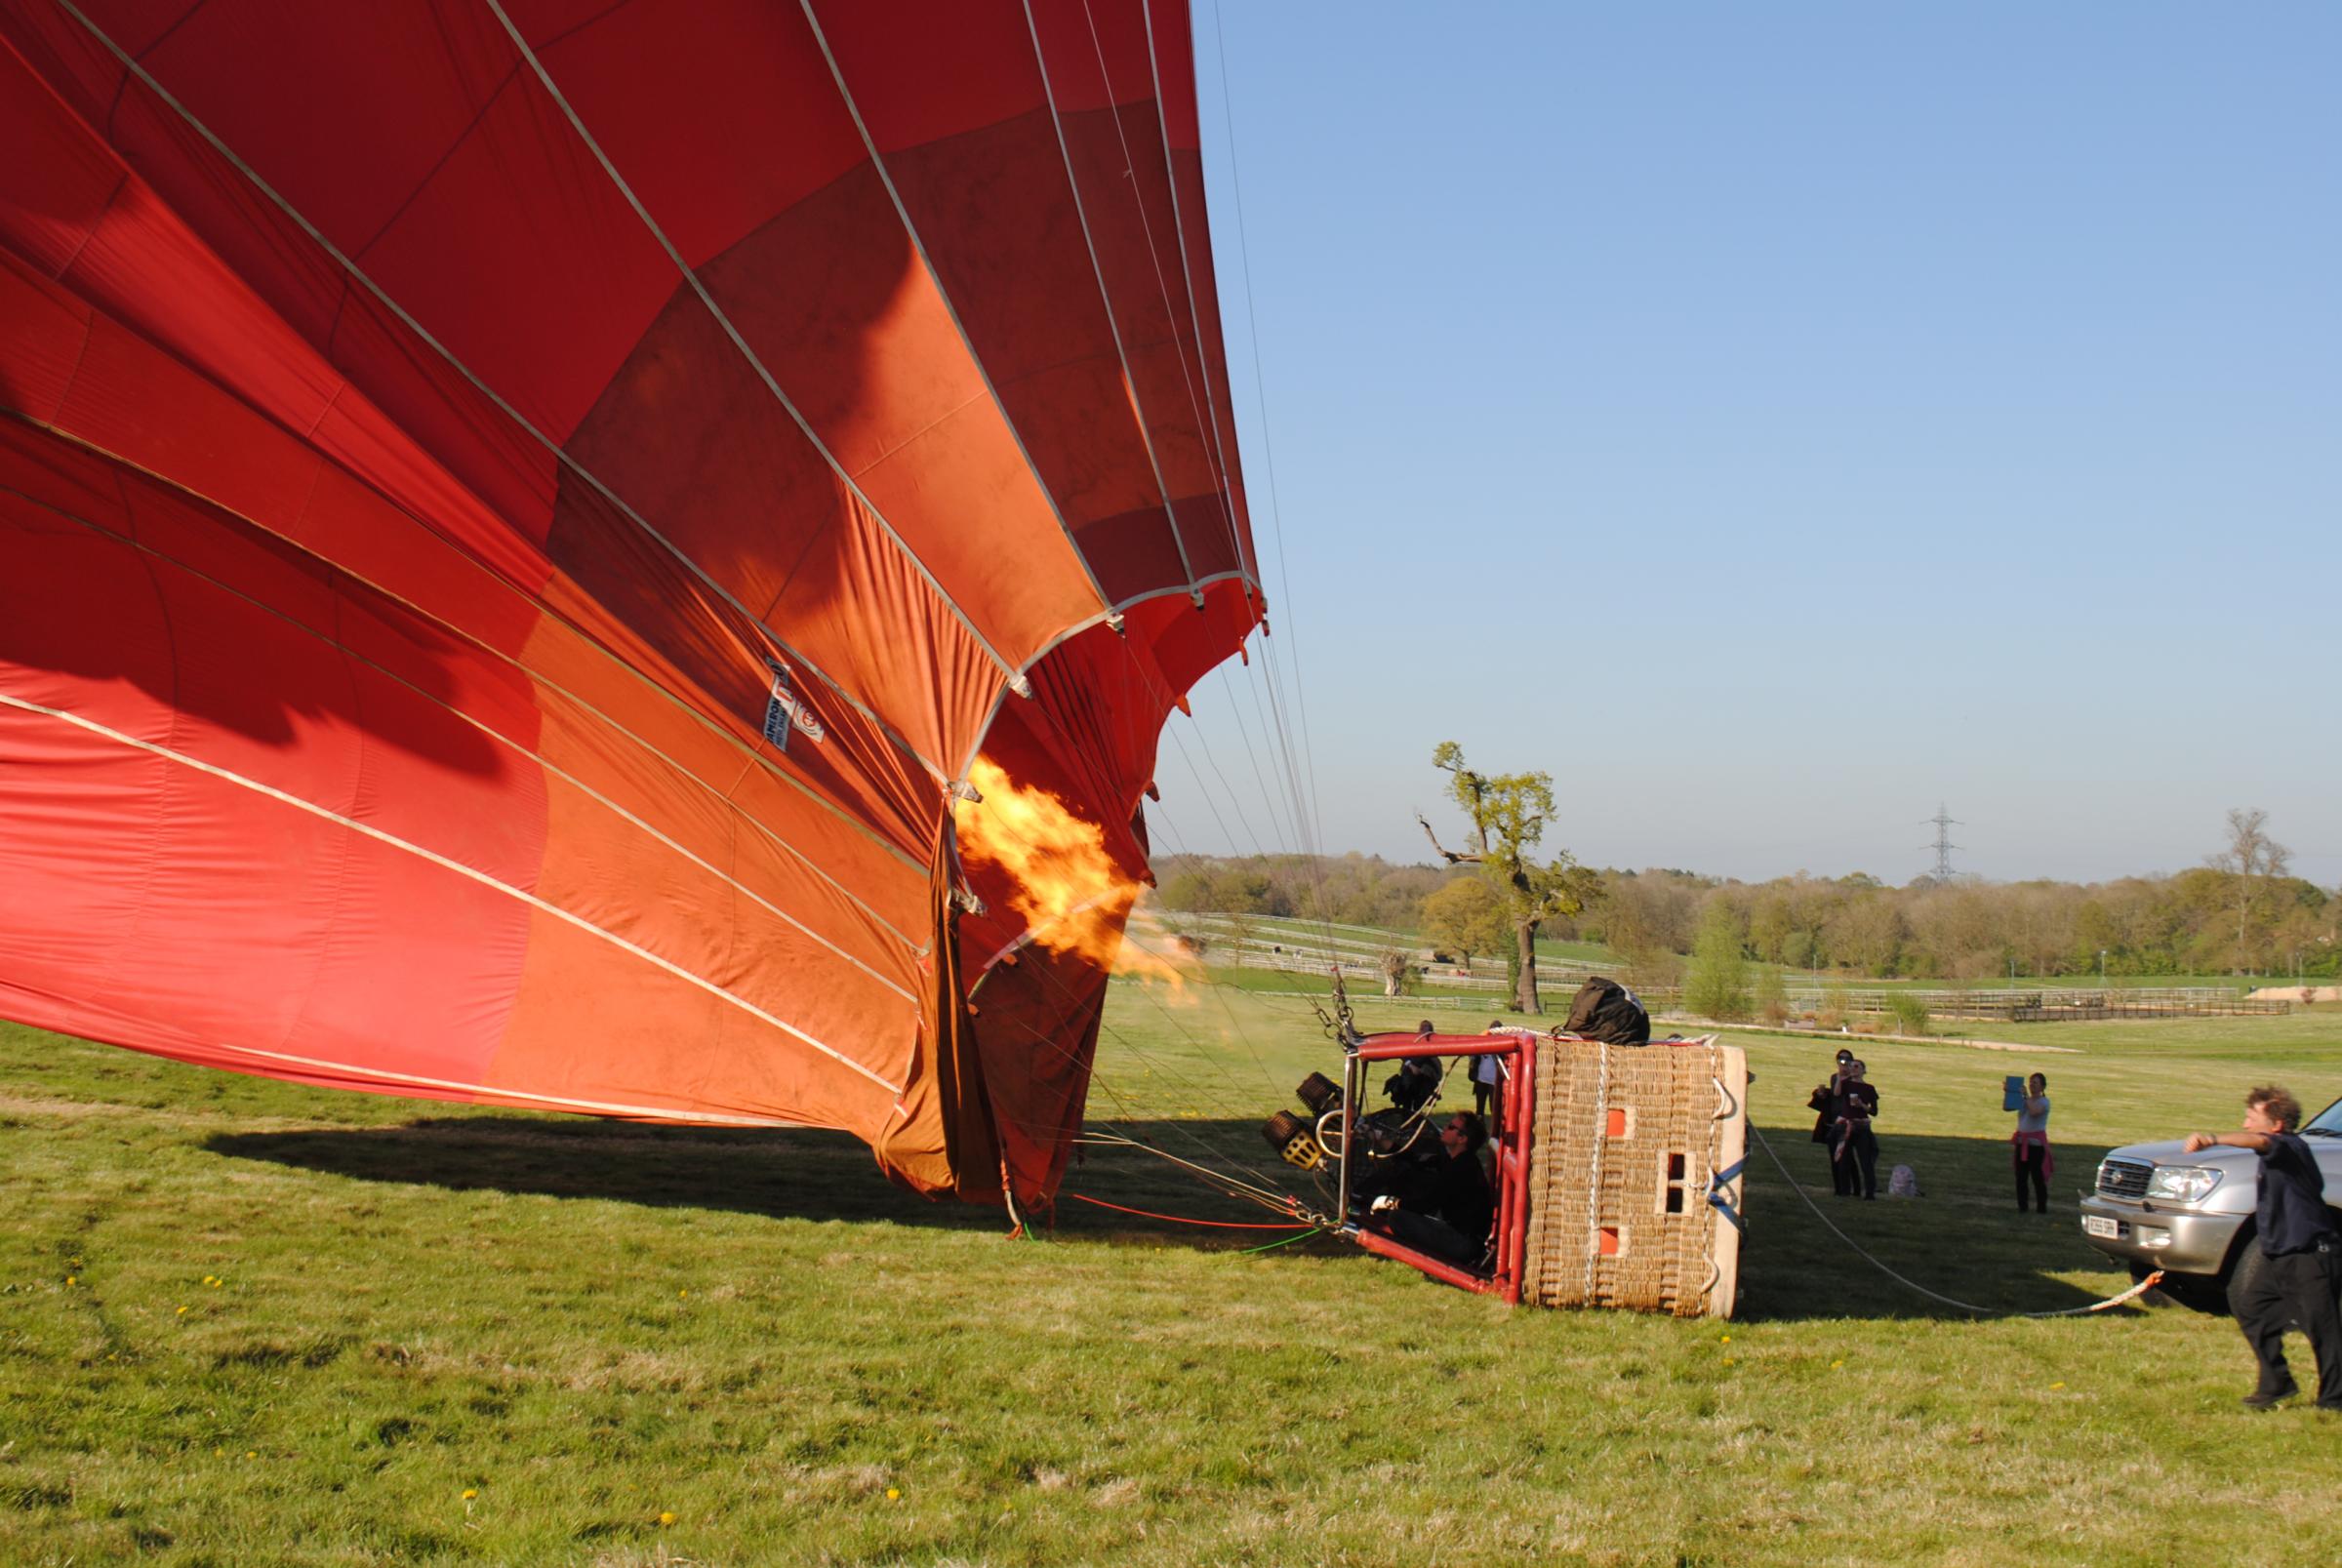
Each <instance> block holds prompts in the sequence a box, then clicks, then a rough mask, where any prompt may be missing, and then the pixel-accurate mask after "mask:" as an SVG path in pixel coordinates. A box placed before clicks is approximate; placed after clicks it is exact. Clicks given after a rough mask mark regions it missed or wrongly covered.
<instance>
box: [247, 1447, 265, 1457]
mask: <svg viewBox="0 0 2342 1568" xmlns="http://www.w3.org/2000/svg"><path fill="white" fill-rule="evenodd" d="M244 1457H245V1458H246V1459H259V1458H260V1457H261V1451H260V1450H259V1449H257V1448H247V1449H246V1450H244Z"/></svg>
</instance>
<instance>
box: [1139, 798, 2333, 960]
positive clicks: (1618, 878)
mask: <svg viewBox="0 0 2342 1568" xmlns="http://www.w3.org/2000/svg"><path fill="white" fill-rule="evenodd" d="M2287 861H2288V857H2287V856H2286V854H2285V852H2284V849H2283V847H2282V846H2281V845H2279V844H2277V843H2275V842H2274V840H2272V839H2271V838H2270V837H2269V835H2268V825H2267V822H2266V819H2265V817H2263V815H2262V814H2261V813H2258V812H2253V811H2237V812H2232V813H2231V814H2230V819H2229V824H2228V835H2227V845H2226V847H2225V848H2224V849H2222V850H2221V851H2220V852H2218V853H2217V854H2214V855H2212V856H2209V857H2207V859H2206V862H2205V864H2202V865H2200V866H2196V867H2193V868H2191V869H2189V870H2185V871H2180V872H2177V873H2175V874H2170V875H2156V876H2132V877H2122V878H2120V879H2118V880H2115V881H2110V882H2094V883H2072V882H2054V881H2045V880H2044V881H2028V882H1986V881H1981V880H1976V879H1970V878H1965V877H1963V878H1958V879H1955V880H1952V881H1948V882H1945V881H1938V880H1936V879H1935V878H1933V877H1920V878H1918V879H1916V880H1914V881H1912V882H1910V883H1908V884H1906V885H1904V886H1901V887H1892V886H1888V885H1887V884H1885V883H1883V882H1881V881H1879V880H1878V878H1876V877H1873V876H1869V875H1865V874H1862V873H1859V872H1857V873H1855V874H1853V875H1850V876H1841V877H1818V876H1808V875H1806V874H1805V873H1803V872H1798V873H1797V874H1796V875H1794V876H1783V877H1775V878H1774V879H1772V880H1771V881H1768V882H1738V881H1732V880H1728V879H1725V878H1720V877H1713V876H1704V875H1701V874H1699V873H1697V872H1693V871H1686V870H1677V869H1657V868H1654V869H1636V870H1629V869H1620V868H1603V869H1587V868H1581V869H1582V870H1584V871H1585V876H1584V882H1583V889H1582V891H1583V895H1584V897H1583V905H1584V906H1583V907H1582V908H1581V909H1579V910H1577V911H1576V912H1574V913H1573V912H1566V911H1561V912H1548V913H1547V914H1546V915H1545V916H1544V917H1543V919H1542V923H1541V925H1540V927H1539V929H1540V930H1541V932H1542V933H1543V934H1544V935H1546V936H1548V937H1555V938H1559V939H1562V940H1570V939H1577V940H1583V941H1588V942H1598V943H1601V944H1603V945H1606V946H1608V947H1609V948H1610V949H1611V950H1612V951H1613V952H1615V953H1617V954H1618V955H1619V957H1620V959H1621V961H1622V966H1623V967H1624V968H1625V969H1626V970H1627V971H1628V974H1629V975H1630V977H1631V978H1633V979H1635V980H1636V981H1639V982H1641V983H1642V984H1645V985H1676V984H1677V983H1679V982H1680V981H1681V979H1682V978H1683V971H1684V966H1685V959H1686V957H1687V955H1689V954H1690V953H1691V952H1692V951H1693V949H1694V947H1695V946H1696V945H1699V943H1700V939H1701V935H1702V929H1703V927H1704V926H1705V927H1708V928H1710V929H1711V932H1712V934H1711V936H1710V938H1709V943H1710V946H1711V948H1712V949H1714V948H1715V947H1716V946H1717V945H1719V944H1721V943H1724V942H1727V941H1728V942H1729V943H1730V944H1732V945H1737V948H1738V950H1739V952H1740V953H1741V954H1742V955H1743V956H1744V957H1746V958H1748V959H1750V960H1754V961H1757V962H1761V963H1765V964H1776V965H1781V966H1784V967H1787V968H1791V969H1805V970H1816V971H1823V972H1828V973H1835V974H1841V975H1848V976H1862V977H1873V978H1879V979H1886V978H1894V977H1914V978H1926V979H1942V980H1954V981H1979V982H1985V981H1991V980H1993V979H1995V978H2000V979H2002V980H2006V979H2008V978H2009V977H2011V976H2012V975H2013V976H2015V977H2017V978H2021V979H2039V978H2053V977H2066V978H2075V979H2080V978H2083V977H2088V978H2095V977H2097V976H2098V975H2099V974H2100V973H2102V972H2103V973H2104V974H2105V975H2106V976H2107V977H2108V978H2110V979H2112V978H2114V977H2117V976H2142V975H2177V974H2236V975H2256V976H2267V977H2270V978H2272V979H2276V978H2287V979H2289V978H2291V977H2294V976H2296V975H2298V976H2301V977H2303V978H2304V979H2310V978H2315V979H2319V980H2331V979H2333V978H2335V977H2336V976H2338V975H2342V892H2336V891H2328V890H2326V889H2322V888H2320V887H2318V886H2316V885H2315V884H2313V883H2311V882H2308V881H2306V880H2304V879H2302V878H2300V877H2297V876H2294V875H2292V874H2290V870H2289V867H2288V864H2287ZM1155 870H1156V876H1157V880H1158V885H1159V897H1160V900H1161V903H1162V905H1163V906H1164V907H1165V908H1167V909H1171V910H1175V911H1178V910H1218V911H1223V912H1227V913H1237V914H1242V913H1251V914H1272V915H1297V916H1301V917H1304V918H1308V919H1313V920H1329V921H1334V922H1337V923H1341V924H1348V925H1365V926H1380V927H1384V928H1386V929H1390V930H1394V931H1404V932H1412V933H1415V934H1416V935H1417V937H1418V939H1419V940H1421V941H1422V942H1424V943H1425V944H1426V945H1433V946H1438V947H1441V948H1443V949H1445V950H1448V951H1451V952H1454V953H1456V954H1457V955H1458V956H1460V957H1469V958H1496V959H1502V958H1504V957H1505V956H1506V951H1507V945H1509V943H1510V942H1511V940H1512V935H1511V932H1512V927H1511V925H1510V923H1509V919H1508V916H1507V912H1506V908H1505V905H1504V900H1503V898H1502V891H1503V890H1502V889H1500V888H1496V887H1492V886H1491V885H1490V884H1491V881H1492V878H1491V877H1490V876H1489V874H1488V873H1487V872H1486V871H1485V870H1484V869H1483V868H1482V867H1481V866H1478V865H1473V864H1458V865H1409V864H1392V863H1390V862H1387V861H1384V860H1382V859H1380V858H1379V857H1372V856H1361V855H1346V856H1341V857H1322V858H1312V857H1305V856H1274V857H1257V856H1256V857H1250V858H1245V859H1211V858H1206V857H1195V856H1166V857H1163V858H1161V859H1158V861H1157V862H1156V864H1155Z"/></svg>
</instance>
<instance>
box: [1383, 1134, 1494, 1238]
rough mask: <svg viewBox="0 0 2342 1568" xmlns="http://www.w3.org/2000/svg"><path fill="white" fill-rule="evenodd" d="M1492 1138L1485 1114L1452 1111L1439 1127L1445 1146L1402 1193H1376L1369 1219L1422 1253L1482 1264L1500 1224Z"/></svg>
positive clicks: (1405, 1182) (1404, 1183) (1416, 1170)
mask: <svg viewBox="0 0 2342 1568" xmlns="http://www.w3.org/2000/svg"><path fill="white" fill-rule="evenodd" d="M1487 1142H1488V1127H1487V1124H1486V1123H1484V1122H1482V1121H1481V1120H1480V1118H1479V1117H1477V1116H1475V1115H1474V1114H1473V1113H1472V1112H1471V1111H1469V1110H1460V1111H1458V1112H1456V1113H1455V1114H1454V1115H1452V1116H1450V1117H1449V1118H1448V1119H1447V1123H1446V1125H1445V1126H1443V1127H1441V1128H1440V1129H1439V1150H1440V1151H1439V1152H1438V1153H1436V1154H1433V1155H1432V1156H1431V1157H1430V1158H1429V1159H1426V1160H1424V1161H1423V1162H1421V1163H1420V1164H1418V1165H1415V1166H1413V1167H1411V1168H1410V1169H1409V1170H1408V1171H1407V1173H1406V1174H1405V1176H1404V1177H1403V1178H1402V1180H1401V1181H1400V1183H1399V1186H1398V1190H1397V1191H1396V1192H1394V1193H1391V1194H1387V1195H1385V1196H1383V1197H1379V1198H1376V1199H1375V1200H1374V1203H1373V1205H1372V1207H1371V1208H1370V1210H1369V1211H1368V1212H1369V1215H1370V1216H1371V1218H1370V1219H1369V1222H1368V1223H1369V1224H1371V1225H1375V1226H1379V1227H1380V1228H1382V1229H1384V1230H1386V1231H1387V1232H1388V1233H1389V1234H1391V1235H1392V1236H1393V1237H1394V1238H1396V1239H1397V1240H1399V1241H1402V1242H1404V1243H1406V1245H1408V1246H1410V1247H1413V1248H1414V1249H1415V1250H1416V1251H1418V1252H1428V1253H1430V1254H1431V1255H1432V1256H1433V1257H1434V1258H1443V1259H1445V1260H1447V1261H1448V1262H1450V1263H1453V1264H1455V1265H1457V1266H1461V1267H1465V1268H1475V1269H1476V1268H1478V1267H1480V1266H1481V1265H1482V1264H1483V1263H1484V1262H1485V1260H1486V1258H1487V1256H1488V1232H1489V1231H1490V1230H1491V1229H1492V1228H1494V1226H1495V1224H1496V1195H1495V1194H1494V1193H1493V1192H1492V1191H1491V1190H1490V1189H1489V1186H1488V1173H1487V1171H1486V1170H1485V1169H1484V1168H1483V1167H1482V1166H1481V1164H1480V1150H1481V1148H1482V1147H1483V1146H1486V1144H1487Z"/></svg>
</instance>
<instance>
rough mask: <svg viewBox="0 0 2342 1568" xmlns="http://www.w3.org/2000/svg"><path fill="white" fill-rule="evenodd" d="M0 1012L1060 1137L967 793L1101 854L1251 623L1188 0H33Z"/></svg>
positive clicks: (965, 1130)
mask: <svg viewBox="0 0 2342 1568" xmlns="http://www.w3.org/2000/svg"><path fill="white" fill-rule="evenodd" d="M0 148H5V149H7V152H6V156H5V157H0V412H4V413H5V415H6V418H5V419H0V1014H5V1015H7V1016H10V1017H13V1018H17V1019H20V1020H22V1021H25V1022H29V1023H33V1024H37V1025H43V1026H46V1027H50V1028H56V1029H61V1030H65V1031H69V1032H72V1033H76V1034H81V1035H86V1036H89V1037H91V1038H95V1039H100V1040H107V1041H112V1042H115V1043H118V1044H121V1045H127V1046H133V1047H136V1048H138V1049H140V1050H144V1051H152V1052H156V1053H159V1054H162V1055H165V1056H172V1057H178V1058H182V1059H183V1060H186V1061H191V1062H200V1063H204V1064H207V1065H215V1066H222V1067H231V1068H235V1069H237V1070H240V1071H247V1072H260V1073H266V1074H269V1075H272V1076H276V1077H283V1078H290V1079H295V1080H299V1081H303V1082H311V1083H321V1084H332V1085H336V1086H340V1087H344V1088H355V1089H370V1090H378V1091H382V1092H386V1093H394V1094H405V1095H422V1096H431V1097H438V1098H445V1099H452V1100H464V1101H472V1102H477V1103H482V1104H495V1105H506V1106H532V1107H542V1108H546V1109H557V1110H570V1111H584V1112H590V1113H595V1114H602V1115H613V1116H628V1117H641V1118H649V1119H657V1120H664V1121H674V1122H695V1123H710V1124H723V1125H764V1124H799V1125H812V1126H824V1127H838V1128H844V1129H846V1130H848V1131H851V1132H853V1133H855V1134H856V1135H858V1136H860V1137H862V1138H864V1139H866V1140H868V1142H869V1144H870V1145H871V1146H872V1147H873V1148H874V1149H875V1150H876V1151H877V1154H878V1158H879V1160H880V1162H881V1164H882V1165H883V1166H884V1167H885V1168H886V1169H887V1170H888V1171H889V1172H890V1173H892V1174H894V1175H895V1176H897V1177H898V1178H899V1179H901V1180H903V1181H906V1182H908V1183H909V1184H911V1185H913V1186H917V1187H920V1188H922V1189H927V1190H934V1191H944V1190H949V1191H956V1192H958V1193H961V1194H963V1195H966V1196H971V1197H979V1198H983V1197H993V1196H996V1195H997V1194H998V1193H999V1192H1000V1190H1001V1188H1002V1186H1003V1183H1004V1182H1005V1183H1006V1184H1008V1185H1009V1186H1010V1187H1011V1189H1012V1190H1013V1191H1014V1193H1015V1194H1016V1195H1017V1196H1019V1197H1021V1198H1030V1197H1036V1196H1043V1195H1046V1194H1047V1193H1048V1192H1049V1191H1051V1190H1052V1189H1053V1188H1054V1186H1055V1184H1056V1181H1057V1179H1058V1176H1059V1174H1060V1172H1061V1171H1062V1168H1063V1163H1064V1158H1065V1150H1066V1147H1067V1145H1068V1140H1069V1139H1070V1137H1071V1135H1072V1132H1073V1131H1074V1129H1075V1128H1076V1127H1077V1126H1078V1124H1079V1120H1080V1115H1081V1105H1082V1099H1083V1094H1084V1091H1085V1089H1086V1085H1087V1077H1088V1067H1089V1061H1090V1057H1091V1053H1092V1049H1093V1047H1094V1045H1095V1041H1096V1036H1097V1029H1098V1020H1099V1011H1100V1007H1101V1005H1102V1002H1103V999H1104V994H1105V973H1104V970H1103V968H1102V967H1101V965H1100V961H1099V958H1100V955H1099V954H1098V953H1097V952H1096V951H1095V950H1090V949H1085V948H1083V947H1081V946H1078V945H1053V944H1052V943H1051V942H1049V941H1047V940H1034V939H1035V938H1036V937H1038V938H1043V939H1045V937H1046V934H1045V933H1040V932H1036V931H1033V930H1031V929H1029V925H1030V921H1029V920H1027V921H1026V923H1023V924H1021V923H1020V921H1021V918H1023V917H1020V916H1019V915H1018V913H1017V912H1016V911H1017V902H1016V900H1015V898H1014V897H1013V895H1014V893H1015V891H1016V890H1015V889H1014V887H1013V885H1011V884H1010V883H1009V882H1008V880H1007V877H1006V873H1005V872H1003V871H1000V870H997V869H993V868H989V867H988V866H985V865H981V864H975V863H973V862H969V863H967V864H963V862H962V858H961V856H960V855H959V853H958V848H957V835H956V834H955V832H954V829H953V822H952V804H953V799H954V790H955V787H957V788H958V791H959V793H961V794H965V793H967V792H968V791H967V789H966V787H965V781H966V780H967V779H968V777H969V774H970V771H971V769H972V768H975V767H976V766H977V765H978V763H979V759H980V754H981V756H982V757H983V758H985V759H988V760H989V762H991V763H994V764H997V765H998V767H999V768H1001V769H1004V770H1005V772H1006V775H1007V776H1008V777H1009V778H1011V779H1013V780H1015V781H1017V784H1018V785H1019V786H1021V787H1026V788H1031V789H1035V790H1042V791H1046V792H1047V793H1048V794H1049V795H1052V796H1054V797H1055V798H1056V799H1057V800H1058V801H1060V802H1062V803H1063V805H1064V806H1065V808H1066V809H1067V811H1069V812H1070V814H1071V815H1072V816H1074V817H1076V818H1079V819H1082V820H1084V821H1086V822H1087V823H1088V824H1093V825H1094V826H1095V827H1096V828H1097V829H1098V837H1099V842H1100V845H1101V848H1102V850H1103V852H1104V853H1105V855H1106V856H1107V858H1108V859H1109V861H1110V862H1111V863H1112V864H1113V865H1114V866H1115V867H1116V868H1117V874H1118V877H1119V879H1120V881H1121V883H1122V885H1123V886H1124V887H1125V888H1126V887H1127V885H1128V883H1129V882H1130V881H1131V880H1134V879H1135V878H1137V877H1138V876H1141V875H1143V874H1144V862H1145V849H1144V842H1143V834H1142V832H1141V828H1140V824H1139V821H1138V818H1137V815H1136V814H1137V809H1138V804H1139V798H1140V795H1141V793H1142V791H1143V790H1144V788H1145V786H1146V784H1147V783H1148V781H1149V779H1150V778H1151V774H1152V771H1153V765H1154V748H1155V744H1156V741H1157V739H1158V737H1159V735H1160V731H1161V726H1162V721H1163V718H1164V716H1165V714H1166V713H1167V711H1168V710H1169V708H1170V707H1171V705H1172V704H1174V703H1175V702H1176V701H1178V699H1179V697H1180V695H1181V694H1183V693H1184V692H1185V691H1186V690H1187V689H1188V688H1189V687H1190V686H1191V684H1192V683H1193V682H1194V681H1195V680H1196V679H1197V678H1198V677H1200V676H1201V675H1202V674H1203V673H1204V672H1205V671H1206V670H1208V669H1209V668H1210V667H1211V666H1212V665H1213V664H1215V663H1218V662H1219V661H1220V660H1222V659H1224V658H1226V657H1227V656H1228V655H1229V654H1230V653H1231V652H1233V651H1234V650H1235V649H1236V648H1237V647H1238V646H1239V645H1240V644H1241V642H1242V640H1243V639H1244V637H1245V636H1246V635H1247V634H1248V633H1249V631H1250V630H1251V628H1252V627H1253V626H1254V625H1255V624H1256V623H1259V622H1260V620H1261V617H1262V614H1263V601H1262V597H1261V593H1260V584H1259V581H1258V573H1257V570H1256V568H1255V562H1254V556H1253V551H1252V543H1251V535H1250V530H1249V527H1248V525H1247V521H1246V516H1245V510H1244V503H1243V493H1242V481H1241V477H1240V474H1239V471H1238V466H1237V461H1236V443H1235V432H1234V427H1233V423H1232V418H1231V411H1230V406H1229V396H1228V378H1227V374H1226V366H1225V363H1224V360H1223V354H1222V348H1221V342H1222V339H1221V330H1220V320H1219V310H1218V304H1217V300H1216V293H1215V289H1214V286H1213V275H1212V267H1211V253H1210V243H1209V234H1208V230H1207V227H1206V221H1205V214H1204V193H1203V181H1202V174H1201V166H1200V159H1199V153H1198V144H1197V136H1196V121H1195V87H1194V77H1193V63H1192V49H1191V40H1190V38H1189V33H1188V20H1187V15H1186V7H1185V6H1184V5H1182V4H1179V3H1176V0H1174V3H1168V4H1166V3H1162V0H1151V3H1148V0H1031V4H1030V5H1027V4H1025V3H1023V0H1008V3H992V0H925V3H909V0H905V3H893V4H868V3H848V0H823V3H808V4H806V5H804V6H802V7H797V6H787V5H774V4H771V3H769V0H633V3H631V4H628V5H623V6H615V7H613V6H609V5H607V4H604V3H601V0H400V3H389V4H380V5H330V6H320V5H316V4H313V3H310V0H208V3H199V4H190V3H188V0H164V3H157V0H75V3H73V4H66V3H62V0H0ZM988 777H990V775H988ZM964 809H969V810H982V809H983V808H981V807H970V808H964ZM963 891H972V892H973V894H974V895H975V898H974V899H967V898H955V895H958V894H961V893H962V892H963ZM979 901H980V902H981V904H982V907H983V912H982V913H981V914H977V913H969V914H965V915H961V914H958V913H956V912H955V910H956V909H957V908H958V907H959V906H960V905H966V904H973V903H976V902H979ZM1108 905H1109V907H1108V918H1109V921H1110V924H1111V926H1112V927H1113V929H1115V930H1117V931H1118V929H1119V919H1120V914H1121V912H1122V908H1121V905H1116V904H1115V903H1114V901H1113V900H1111V899H1110V900H1109V901H1108ZM972 990H973V991H977V992H978V994H979V998H980V999H979V1001H978V1004H977V1006H976V1008H975V1009H974V1010H973V1011H971V1009H970V1008H969V1005H968V997H969V995H970V993H971V991H972Z"/></svg>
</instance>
